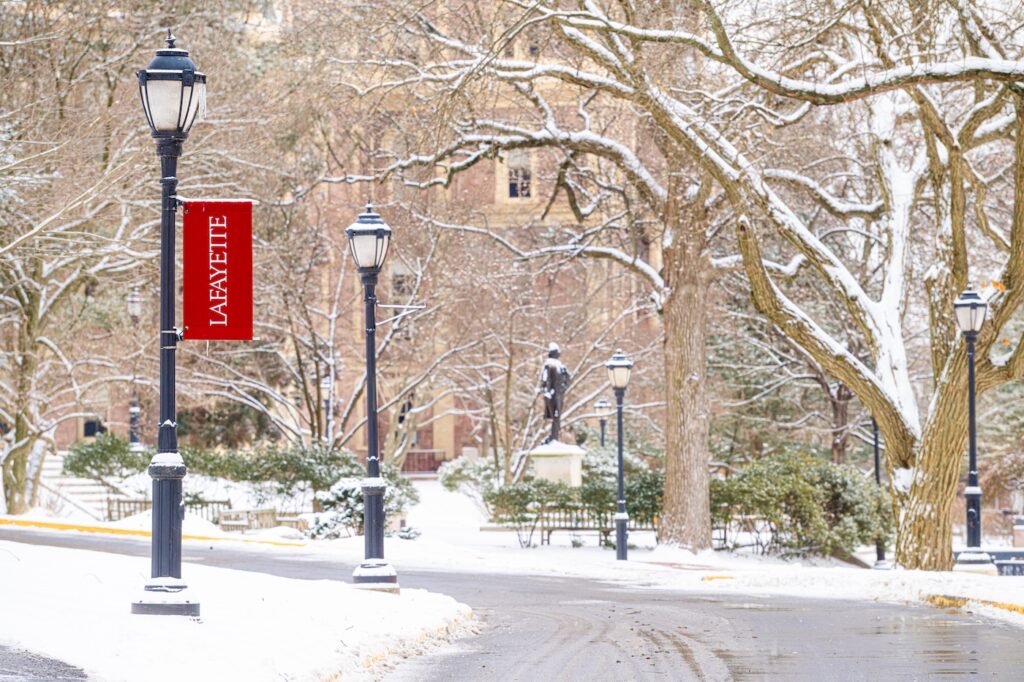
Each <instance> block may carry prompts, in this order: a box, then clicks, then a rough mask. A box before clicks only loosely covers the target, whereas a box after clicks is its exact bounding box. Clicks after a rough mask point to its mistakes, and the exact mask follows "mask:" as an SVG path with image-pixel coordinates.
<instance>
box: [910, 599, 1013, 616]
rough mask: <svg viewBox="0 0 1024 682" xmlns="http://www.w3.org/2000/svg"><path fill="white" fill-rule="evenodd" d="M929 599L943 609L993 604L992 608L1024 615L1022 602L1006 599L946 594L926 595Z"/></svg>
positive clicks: (930, 602)
mask: <svg viewBox="0 0 1024 682" xmlns="http://www.w3.org/2000/svg"><path fill="white" fill-rule="evenodd" d="M925 601H927V602H928V603H929V604H931V605H932V606H938V607H939V608H943V609H962V608H964V607H965V606H967V605H968V604H970V603H974V604H981V605H982V606H991V607H992V608H996V609H1002V610H1004V611H1011V612H1013V613H1019V614H1021V615H1024V606H1022V605H1020V604H1011V603H1009V602H1004V601H991V600H988V599H973V598H967V597H951V596H949V595H945V594H929V595H926V596H925Z"/></svg>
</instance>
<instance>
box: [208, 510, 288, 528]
mask: <svg viewBox="0 0 1024 682" xmlns="http://www.w3.org/2000/svg"><path fill="white" fill-rule="evenodd" d="M218 525H220V527H221V530H226V531H241V530H257V529H259V528H274V527H276V526H277V525H278V523H277V510H276V509H273V508H267V509H229V510H227V511H223V512H221V514H220V523H219V524H218Z"/></svg>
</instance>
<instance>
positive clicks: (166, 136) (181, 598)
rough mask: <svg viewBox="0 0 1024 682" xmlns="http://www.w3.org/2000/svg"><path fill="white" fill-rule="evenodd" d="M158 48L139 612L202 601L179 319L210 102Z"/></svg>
mask: <svg viewBox="0 0 1024 682" xmlns="http://www.w3.org/2000/svg"><path fill="white" fill-rule="evenodd" d="M174 42H175V38H174V36H173V35H172V34H171V31H170V29H168V31H167V47H166V48H164V49H162V50H157V52H156V57H154V59H153V61H151V62H150V63H149V66H148V67H146V68H145V69H143V70H141V71H139V72H138V73H137V74H136V75H137V77H138V80H139V95H140V97H141V98H142V108H143V111H144V113H145V115H146V122H147V123H148V124H149V129H150V132H151V133H152V135H153V139H155V140H156V154H157V156H158V157H159V158H160V185H161V187H162V188H163V190H162V201H161V206H160V209H161V212H160V344H159V345H160V426H159V431H158V434H157V449H156V454H155V455H153V459H152V461H151V462H150V464H149V475H150V476H151V477H152V479H153V542H152V564H151V578H150V581H149V582H148V583H146V586H145V592H144V595H143V597H142V599H140V600H139V601H136V602H133V603H132V613H140V614H166V615H183V616H198V615H199V604H198V603H197V602H195V601H194V600H193V599H192V598H191V596H190V595H189V592H188V590H187V588H186V584H185V582H184V581H183V580H182V579H181V523H182V520H183V517H184V510H185V507H184V505H183V504H182V497H181V481H182V479H183V478H184V477H185V473H186V469H185V462H184V461H183V460H182V458H181V454H180V453H179V452H178V433H177V416H176V409H175V386H174V362H175V360H174V357H175V356H174V353H175V350H176V349H177V345H178V341H179V340H181V338H182V334H181V331H179V330H178V329H177V327H176V326H175V315H174V312H175V311H174V296H175V291H176V289H175V274H176V273H175V267H174V251H175V239H174V225H175V217H176V215H177V211H178V197H177V187H178V177H177V170H178V157H179V156H181V148H182V143H184V141H185V139H186V138H188V133H189V130H190V129H191V128H192V124H193V123H195V121H196V119H198V118H201V117H202V116H203V114H204V113H205V108H206V76H205V75H203V74H202V73H200V72H199V71H197V70H196V65H195V62H193V61H192V60H191V59H190V58H189V56H188V52H187V51H185V50H182V49H180V48H177V47H175V45H174Z"/></svg>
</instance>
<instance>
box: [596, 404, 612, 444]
mask: <svg viewBox="0 0 1024 682" xmlns="http://www.w3.org/2000/svg"><path fill="white" fill-rule="evenodd" d="M594 409H595V410H597V417H598V419H599V420H600V422H601V447H602V448H603V447H604V434H605V430H606V429H607V428H608V417H609V416H610V415H611V413H612V404H611V403H610V402H608V401H607V400H605V399H604V398H601V399H600V400H598V401H597V402H596V403H594Z"/></svg>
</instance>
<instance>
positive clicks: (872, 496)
mask: <svg viewBox="0 0 1024 682" xmlns="http://www.w3.org/2000/svg"><path fill="white" fill-rule="evenodd" d="M890 509H891V506H890V501H889V497H888V494H887V493H886V492H885V491H884V490H880V489H879V488H878V486H876V485H875V482H874V481H873V480H872V479H870V478H868V477H867V476H865V475H864V474H863V472H861V471H860V470H859V469H857V468H856V467H852V466H848V465H836V464H832V463H831V462H827V461H823V460H820V459H815V458H813V457H810V456H808V455H806V454H802V453H784V454H779V455H775V456H772V457H766V458H764V459H760V460H757V461H756V462H754V463H752V464H750V465H748V466H747V467H746V468H744V469H743V470H742V471H740V473H738V474H736V475H735V476H733V477H731V478H729V479H727V480H724V481H719V480H716V481H712V484H711V514H712V523H713V524H714V525H715V526H716V527H719V528H723V529H725V531H726V536H727V537H726V544H727V545H728V546H730V547H737V546H740V545H747V544H749V545H752V546H754V548H755V549H757V550H758V551H760V552H762V553H765V554H780V555H810V554H817V555H831V554H834V553H837V552H838V553H852V552H853V551H854V549H856V548H857V546H859V545H863V544H870V543H873V542H874V541H875V539H876V538H877V537H882V538H885V537H888V536H889V534H890V533H891V532H892V514H891V513H890V511H889V510H890Z"/></svg>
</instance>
